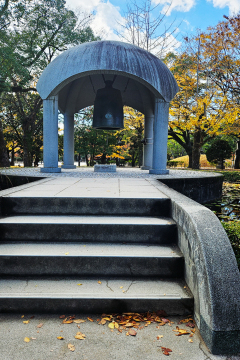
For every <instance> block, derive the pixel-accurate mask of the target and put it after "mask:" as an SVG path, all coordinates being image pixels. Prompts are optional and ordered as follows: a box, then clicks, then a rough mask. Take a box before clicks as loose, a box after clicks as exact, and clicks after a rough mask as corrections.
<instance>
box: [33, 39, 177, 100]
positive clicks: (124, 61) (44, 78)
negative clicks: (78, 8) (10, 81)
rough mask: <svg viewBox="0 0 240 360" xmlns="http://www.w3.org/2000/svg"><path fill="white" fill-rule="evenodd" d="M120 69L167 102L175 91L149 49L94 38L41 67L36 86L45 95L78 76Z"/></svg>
mask: <svg viewBox="0 0 240 360" xmlns="http://www.w3.org/2000/svg"><path fill="white" fill-rule="evenodd" d="M108 71H109V72H111V73H114V72H116V73H120V74H122V75H125V76H129V77H131V78H135V79H136V80H138V81H140V82H141V83H143V84H144V85H145V86H146V87H148V88H149V89H150V90H151V91H152V92H153V93H154V94H155V96H157V97H163V98H164V100H165V101H167V102H169V101H171V100H172V98H173V97H174V96H175V94H176V93H177V91H178V86H177V83H176V80H175V78H174V76H173V75H172V73H171V71H170V70H169V69H168V68H167V66H166V65H165V64H164V63H163V62H162V61H161V60H159V59H158V58H157V57H156V56H154V55H153V54H151V53H150V52H148V51H146V50H143V49H141V48H139V47H138V46H135V45H132V44H127V43H123V42H120V41H94V42H88V43H84V44H81V45H78V46H75V47H73V48H71V49H69V50H66V51H64V52H63V53H62V54H61V55H59V56H58V57H57V58H56V59H54V60H53V61H52V62H51V63H50V64H49V65H48V66H47V67H46V69H45V70H44V71H43V73H42V75H41V77H40V79H39V81H38V84H37V90H38V92H39V94H40V96H41V97H42V99H46V98H48V97H49V96H52V95H56V94H57V93H58V92H59V91H60V90H61V89H62V88H63V87H64V86H65V85H67V84H68V83H69V82H70V81H73V80H75V79H77V78H80V77H83V76H86V75H91V74H96V73H100V72H102V73H108Z"/></svg>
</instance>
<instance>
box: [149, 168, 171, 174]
mask: <svg viewBox="0 0 240 360" xmlns="http://www.w3.org/2000/svg"><path fill="white" fill-rule="evenodd" d="M149 174H157V175H168V174H169V170H162V169H151V170H149Z"/></svg>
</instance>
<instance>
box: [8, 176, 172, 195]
mask: <svg viewBox="0 0 240 360" xmlns="http://www.w3.org/2000/svg"><path fill="white" fill-rule="evenodd" d="M1 194H2V195H5V194H6V195H8V196H14V197H16V196H30V197H31V196H34V197H55V196H57V197H111V198H112V197H129V196H130V197H138V198H142V197H144V198H146V197H147V198H149V197H155V196H156V197H158V196H161V197H165V198H166V196H165V195H163V194H162V193H161V192H160V191H159V190H158V189H157V188H155V187H154V186H152V184H150V183H149V181H148V180H147V179H138V178H133V179H132V178H119V179H118V178H112V177H109V178H100V179H99V178H87V177H83V178H79V177H78V178H76V177H71V176H66V177H56V176H54V177H47V179H43V180H39V181H36V182H32V183H29V184H26V185H22V186H18V187H15V188H10V189H8V190H4V191H3V192H1Z"/></svg>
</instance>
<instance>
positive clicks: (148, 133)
mask: <svg viewBox="0 0 240 360" xmlns="http://www.w3.org/2000/svg"><path fill="white" fill-rule="evenodd" d="M153 121H154V115H153V114H149V115H147V114H146V115H145V123H144V140H145V143H144V145H143V165H142V166H141V169H142V170H149V169H151V168H152V158H153Z"/></svg>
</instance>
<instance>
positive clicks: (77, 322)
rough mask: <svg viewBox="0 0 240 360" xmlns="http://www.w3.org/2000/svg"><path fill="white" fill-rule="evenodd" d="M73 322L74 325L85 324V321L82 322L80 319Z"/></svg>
mask: <svg viewBox="0 0 240 360" xmlns="http://www.w3.org/2000/svg"><path fill="white" fill-rule="evenodd" d="M73 322H74V323H76V324H81V323H84V322H86V320H82V319H75V320H73Z"/></svg>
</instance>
